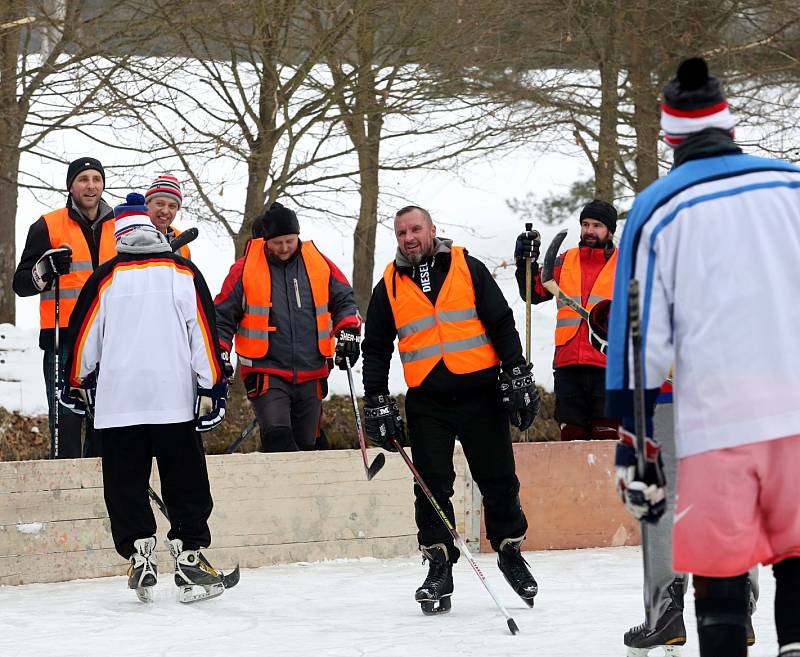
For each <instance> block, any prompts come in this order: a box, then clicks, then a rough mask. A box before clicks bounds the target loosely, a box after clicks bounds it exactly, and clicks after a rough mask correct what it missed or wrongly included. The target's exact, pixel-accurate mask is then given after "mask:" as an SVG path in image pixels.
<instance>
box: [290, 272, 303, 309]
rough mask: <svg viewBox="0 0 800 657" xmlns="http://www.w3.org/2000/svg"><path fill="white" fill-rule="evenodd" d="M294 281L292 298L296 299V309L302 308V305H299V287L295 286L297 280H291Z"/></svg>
mask: <svg viewBox="0 0 800 657" xmlns="http://www.w3.org/2000/svg"><path fill="white" fill-rule="evenodd" d="M292 281H294V298H295V299H297V307H298V308H302V307H303V306H302V304H301V303H300V286H299V285H297V279H296V278H293V279H292Z"/></svg>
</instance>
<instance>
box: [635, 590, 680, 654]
mask: <svg viewBox="0 0 800 657" xmlns="http://www.w3.org/2000/svg"><path fill="white" fill-rule="evenodd" d="M667 591H668V592H669V595H670V598H671V600H670V603H669V605H668V606H667V609H666V610H665V611H664V613H663V614H662V615H661V617H660V618H659V619H658V622H657V623H656V626H655V628H654V629H653V630H649V629H648V628H647V624H646V623H642V624H641V625H637V626H636V627H632V628H631V629H629V630H628V631H627V632H625V637H624V639H623V640H624V642H625V645H626V646H628V657H661V655H663V656H664V657H676V656H677V655H680V647H681V646H683V645H684V644H685V643H686V626H685V625H684V623H683V580H681V579H675V580H674V581H673V582H672V584H670V585H669V587H668V588H667ZM659 650H660V652H659Z"/></svg>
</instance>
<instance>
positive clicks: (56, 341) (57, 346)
mask: <svg viewBox="0 0 800 657" xmlns="http://www.w3.org/2000/svg"><path fill="white" fill-rule="evenodd" d="M53 294H54V296H55V304H56V309H55V315H56V325H55V331H54V333H53V347H54V353H53V370H54V372H53V386H54V387H55V391H54V395H53V397H54V398H55V408H54V411H55V414H54V416H53V458H54V459H57V458H58V433H59V424H60V423H59V421H58V416H59V406H60V405H61V404H60V402H61V372H60V371H59V370H60V369H61V364H60V362H59V361H60V360H61V354H60V353H59V351H60V350H61V332H60V329H61V327H60V326H59V324H60V323H61V277H60V276H59V275H58V272H55V281H54V282H53Z"/></svg>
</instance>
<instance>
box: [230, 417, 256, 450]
mask: <svg viewBox="0 0 800 657" xmlns="http://www.w3.org/2000/svg"><path fill="white" fill-rule="evenodd" d="M257 426H258V420H255V419H254V420H253V421H252V422H251V423H250V424H248V425H247V426H246V427H245V428H244V431H242V433H240V434H239V437H238V438H237V439H236V440H234V441H233V442H232V443H231V446H230V447H228V449H226V450H225V453H226V454H233V453H234V452H235V451H236V450H237V449H239V446H240V445H241V444H242V443H243V442H244V441H245V440H247V436H249V435H250V434H251V433H252V431H253V429H255V428H256V427H257Z"/></svg>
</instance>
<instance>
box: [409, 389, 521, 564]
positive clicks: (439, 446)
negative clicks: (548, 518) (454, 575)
mask: <svg viewBox="0 0 800 657" xmlns="http://www.w3.org/2000/svg"><path fill="white" fill-rule="evenodd" d="M406 419H407V421H408V432H409V439H410V441H411V452H412V456H413V460H414V465H415V466H416V467H417V469H418V470H419V473H420V475H421V476H422V478H423V480H424V481H425V483H426V484H427V485H428V487H429V488H430V489H431V491H432V492H433V494H434V496H435V498H436V501H437V502H438V503H439V504H440V506H441V507H442V508H443V509H444V511H445V513H446V514H447V516H448V517H449V519H450V521H451V522H453V519H454V516H453V505H452V503H451V501H450V498H451V497H452V495H453V482H454V481H455V471H454V469H453V448H454V445H455V439H456V437H458V439H459V440H460V442H461V446H462V447H463V449H464V455H465V456H466V458H467V463H469V468H470V472H471V473H472V477H473V479H474V480H475V483H476V484H477V485H478V488H479V489H480V491H481V493H482V494H483V504H484V511H485V514H484V517H485V520H486V533H487V536H488V538H489V541H490V542H491V544H492V547H493V548H494V549H495V550H497V549H498V547H499V545H500V542H501V541H502V540H503V539H504V538H516V537H519V536H522V535H524V534H525V532H526V531H527V529H528V523H527V521H526V519H525V514H524V513H523V512H522V507H521V506H520V501H519V479H517V475H516V472H515V467H514V453H513V451H512V449H511V434H510V431H509V426H508V416H507V415H506V412H505V410H504V409H503V407H502V405H501V403H500V393H499V391H498V390H497V389H496V388H494V387H491V388H480V389H478V390H474V391H469V392H466V393H459V394H454V395H442V394H435V395H434V394H431V393H426V392H424V391H421V390H420V389H419V388H411V389H410V390H409V391H408V394H407V396H406ZM414 494H415V497H416V500H415V516H416V521H417V529H418V530H419V531H418V534H417V537H418V540H419V543H420V545H432V544H434V543H444V544H445V545H447V546H448V548H452V546H453V539H452V537H451V536H450V533H449V532H448V530H447V528H446V527H445V525H444V523H443V522H442V521H441V519H440V518H439V516H438V514H437V513H436V511H435V510H434V508H433V506H432V505H431V503H430V502H429V501H428V498H427V497H425V493H424V492H423V491H422V489H421V488H420V487H419V486H416V485H415V486H414ZM452 553H453V554H456V553H455V550H454V549H453V550H452Z"/></svg>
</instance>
